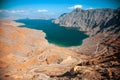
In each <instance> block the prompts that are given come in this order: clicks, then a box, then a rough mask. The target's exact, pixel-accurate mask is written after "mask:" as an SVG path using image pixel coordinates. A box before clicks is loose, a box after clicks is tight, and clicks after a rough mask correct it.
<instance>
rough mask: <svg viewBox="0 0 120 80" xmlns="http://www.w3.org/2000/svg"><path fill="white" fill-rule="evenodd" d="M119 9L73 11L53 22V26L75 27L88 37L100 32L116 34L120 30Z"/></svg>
mask: <svg viewBox="0 0 120 80" xmlns="http://www.w3.org/2000/svg"><path fill="white" fill-rule="evenodd" d="M119 14H120V9H119V8H118V9H114V10H113V9H108V8H103V9H90V10H82V9H79V8H77V9H75V10H73V11H72V12H71V13H66V14H63V15H61V16H60V17H59V18H57V19H56V20H54V21H53V22H54V23H55V24H59V25H62V26H65V27H77V28H78V29H79V30H80V31H85V32H86V33H87V34H88V35H95V34H97V33H100V32H101V33H102V32H113V33H116V32H118V31H119V30H120V24H119V21H120V15H119Z"/></svg>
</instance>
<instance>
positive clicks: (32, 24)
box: [15, 19, 88, 47]
mask: <svg viewBox="0 0 120 80" xmlns="http://www.w3.org/2000/svg"><path fill="white" fill-rule="evenodd" d="M15 21H16V22H21V23H24V24H25V26H20V27H27V28H31V29H37V30H43V31H44V32H45V33H46V39H47V40H48V42H49V43H53V44H55V45H58V46H63V47H70V46H78V45H81V44H82V41H83V40H84V39H85V38H87V37H88V36H87V35H86V34H84V32H82V31H78V30H77V29H75V28H65V27H63V26H59V25H57V24H53V23H52V19H51V20H42V19H20V20H15Z"/></svg>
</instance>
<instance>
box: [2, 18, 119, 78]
mask: <svg viewBox="0 0 120 80" xmlns="http://www.w3.org/2000/svg"><path fill="white" fill-rule="evenodd" d="M18 25H21V24H20V23H15V22H13V21H10V20H0V80H119V79H120V72H119V71H120V55H119V53H120V47H119V45H120V36H119V34H118V35H114V34H111V33H104V36H103V34H98V35H96V36H94V37H90V38H88V39H86V40H85V41H84V42H83V44H82V46H80V47H79V46H78V47H71V48H68V49H67V48H61V47H58V46H55V45H52V44H49V43H48V42H47V40H46V39H45V33H44V32H42V31H38V30H33V29H28V28H19V27H17V26H18ZM78 53H79V54H78Z"/></svg>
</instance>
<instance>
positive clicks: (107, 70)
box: [53, 8, 120, 80]
mask: <svg viewBox="0 0 120 80" xmlns="http://www.w3.org/2000/svg"><path fill="white" fill-rule="evenodd" d="M53 23H55V24H59V25H61V26H63V27H76V28H77V29H78V30H80V31H84V32H86V34H88V35H89V37H88V38H87V39H85V40H84V41H83V43H82V45H81V46H73V47H69V48H68V49H70V50H73V51H75V52H77V53H79V54H85V55H87V57H88V56H89V57H88V59H87V60H86V61H83V63H82V64H78V65H79V66H78V67H77V69H78V71H77V72H76V73H78V74H77V76H78V77H80V76H81V77H82V78H83V77H85V76H82V75H83V74H84V71H86V70H87V72H88V73H85V74H84V75H86V76H88V75H89V76H88V77H87V78H86V79H88V80H92V79H95V80H101V79H103V80H117V79H118V78H120V76H117V75H119V74H120V73H119V72H118V71H117V70H120V56H119V53H120V46H119V45H120V8H118V9H114V10H113V9H90V10H82V9H79V8H77V9H75V10H73V11H72V12H71V13H66V14H63V15H61V16H60V17H59V18H57V19H56V20H54V21H53ZM80 65H83V66H84V67H83V66H80ZM93 67H94V68H93ZM90 68H92V69H94V70H93V72H92V71H91V69H90ZM76 73H75V74H76ZM93 75H96V76H93Z"/></svg>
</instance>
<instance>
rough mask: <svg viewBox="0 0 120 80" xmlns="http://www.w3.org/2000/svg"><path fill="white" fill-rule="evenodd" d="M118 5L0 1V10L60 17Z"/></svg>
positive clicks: (77, 0) (101, 0) (104, 0)
mask: <svg viewBox="0 0 120 80" xmlns="http://www.w3.org/2000/svg"><path fill="white" fill-rule="evenodd" d="M119 3H120V2H119V0H0V10H6V11H8V10H9V11H11V13H27V14H28V13H29V12H32V13H33V12H39V13H42V14H47V15H60V14H62V13H66V12H70V11H72V9H74V8H76V7H79V8H82V9H94V8H113V9H115V8H118V7H119V5H120V4H119ZM9 11H8V12H9ZM0 12H2V11H0Z"/></svg>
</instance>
